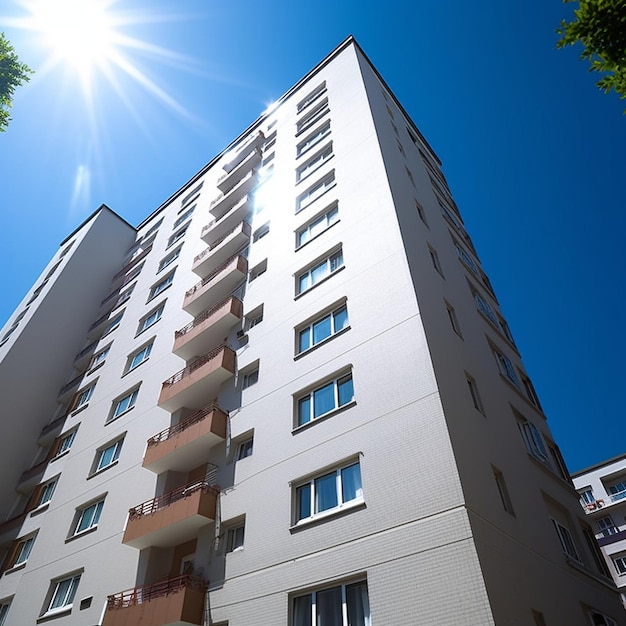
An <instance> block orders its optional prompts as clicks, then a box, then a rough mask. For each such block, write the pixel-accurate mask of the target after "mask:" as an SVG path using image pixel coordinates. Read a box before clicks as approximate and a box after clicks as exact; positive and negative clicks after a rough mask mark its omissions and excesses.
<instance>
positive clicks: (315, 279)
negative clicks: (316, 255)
mask: <svg viewBox="0 0 626 626" xmlns="http://www.w3.org/2000/svg"><path fill="white" fill-rule="evenodd" d="M326 274H328V261H322V263H320V264H319V265H318V266H317V267H314V268H313V269H312V270H311V282H312V284H313V285H316V284H317V283H319V281H320V280H322V278H324V276H326Z"/></svg>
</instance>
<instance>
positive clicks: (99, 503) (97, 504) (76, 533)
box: [68, 494, 106, 539]
mask: <svg viewBox="0 0 626 626" xmlns="http://www.w3.org/2000/svg"><path fill="white" fill-rule="evenodd" d="M105 499H106V494H105V495H103V496H100V497H98V498H96V499H95V500H91V501H90V502H88V503H86V504H83V505H81V506H80V507H78V508H77V509H76V513H75V515H74V520H73V521H72V528H71V531H70V535H69V537H68V538H70V539H71V538H74V537H80V536H82V535H84V534H86V533H88V532H93V531H94V530H96V528H98V522H99V521H100V517H101V516H102V509H103V508H104V501H105ZM90 509H93V512H92V513H89V515H90V516H91V517H90V518H87V517H86V516H87V515H88V512H89V511H90ZM84 519H87V520H88V521H87V524H88V525H87V526H85V527H84V528H81V525H82V523H83V520H84ZM94 520H95V521H94Z"/></svg>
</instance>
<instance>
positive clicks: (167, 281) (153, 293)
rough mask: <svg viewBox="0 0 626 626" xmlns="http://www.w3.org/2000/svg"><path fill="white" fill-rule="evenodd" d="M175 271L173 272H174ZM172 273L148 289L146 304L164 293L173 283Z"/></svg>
mask: <svg viewBox="0 0 626 626" xmlns="http://www.w3.org/2000/svg"><path fill="white" fill-rule="evenodd" d="M175 271H176V270H174V272H175ZM174 272H170V273H169V274H168V275H167V276H166V277H165V278H164V279H163V280H162V281H160V282H158V283H157V284H156V285H153V287H152V288H151V289H150V295H149V296H148V302H149V301H150V300H152V298H156V297H157V296H158V295H159V294H160V293H162V292H163V291H165V290H166V289H167V288H168V287H169V286H170V285H171V284H172V283H173V282H174Z"/></svg>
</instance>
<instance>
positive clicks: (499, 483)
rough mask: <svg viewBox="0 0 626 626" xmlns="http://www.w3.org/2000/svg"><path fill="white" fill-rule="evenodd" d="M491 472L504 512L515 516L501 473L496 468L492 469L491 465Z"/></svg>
mask: <svg viewBox="0 0 626 626" xmlns="http://www.w3.org/2000/svg"><path fill="white" fill-rule="evenodd" d="M491 471H492V472H493V478H494V480H495V482H496V487H497V489H498V494H499V495H500V500H501V502H502V506H503V508H504V510H505V511H506V512H507V513H510V514H511V515H515V511H514V510H513V503H512V502H511V497H510V496H509V490H508V489H507V486H506V482H505V481H504V476H503V474H502V472H501V471H500V470H499V469H498V468H496V467H493V465H492V466H491Z"/></svg>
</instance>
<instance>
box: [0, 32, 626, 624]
mask: <svg viewBox="0 0 626 626" xmlns="http://www.w3.org/2000/svg"><path fill="white" fill-rule="evenodd" d="M0 358H1V359H2V360H1V362H0V390H1V392H2V397H3V401H4V402H3V407H4V415H5V421H6V423H7V424H10V425H11V427H10V428H9V427H8V426H7V428H6V436H5V437H4V438H2V440H1V441H0V452H1V456H0V458H1V459H2V463H3V476H4V480H3V481H2V485H1V486H0V489H1V490H2V491H1V493H0V515H1V516H2V518H1V519H2V523H1V525H0V544H1V545H2V546H3V547H4V559H3V565H2V576H1V578H0V624H4V625H8V626H21V625H24V624H35V623H40V622H48V621H50V622H51V623H58V624H68V625H81V626H84V625H86V624H88V625H95V624H98V625H103V626H121V625H122V624H129V625H130V624H144V625H146V626H148V625H149V626H163V625H165V624H170V625H171V624H197V625H208V624H213V625H215V626H217V625H219V626H249V625H251V624H258V625H268V626H279V625H284V626H311V625H312V624H316V625H317V626H331V625H332V626H348V625H350V626H371V625H374V626H382V625H385V626H396V625H397V626H401V625H408V624H411V625H424V626H427V625H428V626H430V625H432V624H449V625H455V626H458V625H460V624H465V625H481V626H482V625H488V624H497V625H502V626H517V625H519V626H542V625H546V624H547V625H558V624H568V625H570V624H571V625H574V624H581V625H584V624H590V625H605V626H610V625H615V624H623V623H624V619H623V609H622V607H621V604H620V602H619V596H618V594H617V592H616V590H615V587H614V585H613V582H612V580H611V579H610V577H609V576H608V572H607V571H606V568H605V567H604V561H603V560H602V557H601V555H600V554H599V551H598V548H597V545H596V543H595V540H594V537H593V535H594V533H593V531H592V529H591V528H590V526H589V523H588V521H587V519H586V516H585V514H584V512H583V511H582V510H581V508H580V505H579V503H578V494H577V492H576V491H575V489H574V488H573V486H572V484H571V480H570V478H569V474H568V472H567V469H566V468H565V465H564V463H563V460H562V459H561V456H560V454H559V451H558V448H557V446H556V444H555V443H554V442H553V440H552V438H551V435H550V431H549V429H548V426H547V423H546V417H545V415H544V414H543V411H542V409H541V406H540V403H539V399H538V398H537V396H536V394H535V392H534V389H533V386H532V383H531V381H530V378H529V377H528V375H527V373H526V372H525V370H524V367H523V365H522V361H521V358H520V354H519V351H518V348H517V346H516V344H515V342H514V340H513V336H512V334H511V332H510V330H509V328H508V326H507V324H506V321H505V318H504V317H503V315H502V313H501V311H500V308H499V305H498V301H497V299H496V296H495V293H494V291H493V288H492V286H491V284H490V282H489V279H488V277H487V275H486V273H485V271H484V269H483V268H482V266H481V263H480V260H479V257H478V256H477V253H476V250H475V249H474V246H473V244H472V241H471V239H470V237H469V235H468V233H467V232H466V230H465V227H464V225H463V221H462V218H461V215H460V213H459V210H458V208H457V206H456V204H455V202H454V200H453V199H452V196H451V193H450V190H449V189H448V186H447V183H446V180H445V178H444V176H443V174H442V172H441V169H440V162H439V160H438V159H437V157H436V155H435V154H434V152H433V150H432V149H431V147H430V146H429V145H428V143H427V142H426V140H425V139H424V138H423V137H422V135H421V134H420V132H419V131H418V129H417V128H416V126H415V125H414V124H413V122H412V121H411V120H410V119H409V117H408V116H407V114H406V112H405V111H404V109H403V108H402V107H401V105H400V104H399V103H398V101H397V100H396V99H395V97H394V96H393V94H392V93H391V92H390V91H389V89H388V87H387V85H386V84H385V83H384V81H383V80H382V78H381V77H380V76H379V74H378V73H377V72H376V70H375V69H374V68H373V66H372V65H371V63H370V62H369V60H368V59H367V57H366V56H365V55H364V53H363V52H362V50H361V49H360V48H359V46H358V45H357V44H356V42H355V41H354V40H353V39H352V38H348V39H347V40H346V41H345V42H343V43H342V44H341V45H340V46H339V47H338V48H337V49H336V50H335V51H333V52H332V53H331V54H330V55H329V56H328V57H327V58H326V59H324V60H323V61H322V62H321V63H320V64H319V65H318V66H317V67H315V68H314V69H313V70H312V71H311V72H309V73H308V74H307V75H306V76H305V77H304V78H303V79H302V80H301V81H300V82H298V83H297V84H296V85H295V86H294V87H293V88H292V89H290V90H289V91H288V92H287V93H286V94H285V95H284V96H283V97H282V98H281V99H280V100H279V101H278V102H277V104H276V106H275V107H273V108H272V109H271V110H269V111H267V112H266V113H264V114H263V115H261V117H259V119H258V120H256V121H255V122H254V123H253V124H252V125H251V126H250V127H248V128H247V129H246V131H245V132H243V133H242V134H241V135H240V136H239V137H238V138H236V139H235V140H234V141H233V142H232V143H231V144H230V145H229V146H228V147H227V148H226V149H225V150H224V151H223V152H222V153H220V154H219V155H217V156H216V157H215V158H214V159H213V160H212V161H211V162H210V163H209V164H208V165H207V166H206V167H205V168H203V169H202V170H201V171H200V172H198V173H197V174H195V175H194V176H193V178H191V179H190V181H189V182H188V183H187V184H186V185H185V186H184V187H183V188H181V189H180V190H178V191H177V192H176V193H175V194H174V195H172V197H170V198H169V199H168V200H167V201H166V202H164V203H163V205H161V206H160V207H158V208H157V209H156V210H155V211H154V212H153V213H152V214H151V215H149V216H148V217H147V218H146V219H145V221H144V222H142V223H141V224H140V225H139V226H137V227H136V228H134V227H132V226H131V225H129V224H128V223H126V222H125V221H124V220H122V219H121V218H120V217H119V216H117V215H116V214H115V213H114V212H112V211H111V210H110V209H108V208H107V207H105V206H102V207H101V208H100V209H98V210H97V211H96V212H95V213H94V214H93V215H92V216H91V217H90V218H89V219H87V220H86V221H85V222H84V223H83V224H82V225H81V226H80V227H79V228H77V229H76V231H74V232H73V233H72V234H71V235H70V236H69V237H68V238H67V239H66V240H65V241H63V242H62V244H61V246H60V249H59V252H58V253H57V254H56V255H55V256H54V258H53V259H52V260H51V261H50V264H49V265H48V267H47V268H46V269H45V270H44V272H43V273H42V276H41V279H40V280H39V281H38V282H37V283H36V284H35V285H34V286H33V288H32V289H31V290H30V292H29V294H28V295H27V296H26V298H25V299H24V301H23V302H22V303H21V305H20V306H19V307H18V309H17V310H16V312H15V313H14V315H13V316H12V317H11V319H10V320H9V322H8V323H7V325H6V326H5V328H4V329H3V331H2V334H1V335H0ZM9 420H10V421H9ZM9 435H10V436H9Z"/></svg>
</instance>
